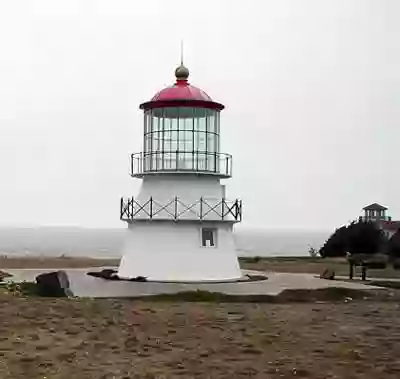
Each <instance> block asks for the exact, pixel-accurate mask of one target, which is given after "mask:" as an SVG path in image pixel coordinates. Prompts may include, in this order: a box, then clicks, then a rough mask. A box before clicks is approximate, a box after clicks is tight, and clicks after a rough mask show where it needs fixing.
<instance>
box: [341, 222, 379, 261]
mask: <svg viewBox="0 0 400 379" xmlns="http://www.w3.org/2000/svg"><path fill="white" fill-rule="evenodd" d="M385 240H386V238H385V233H384V232H383V230H382V229H380V228H379V227H378V226H377V225H376V224H375V223H373V222H365V221H360V222H352V223H351V224H350V225H349V226H348V227H347V228H346V250H347V251H348V252H349V254H350V255H351V256H355V255H373V254H376V253H379V252H380V250H381V249H382V247H383V244H384V243H385Z"/></svg>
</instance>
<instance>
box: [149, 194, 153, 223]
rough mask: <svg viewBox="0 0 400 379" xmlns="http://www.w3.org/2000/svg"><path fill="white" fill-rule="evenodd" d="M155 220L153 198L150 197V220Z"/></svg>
mask: <svg viewBox="0 0 400 379" xmlns="http://www.w3.org/2000/svg"><path fill="white" fill-rule="evenodd" d="M151 219H153V196H150V220H151Z"/></svg>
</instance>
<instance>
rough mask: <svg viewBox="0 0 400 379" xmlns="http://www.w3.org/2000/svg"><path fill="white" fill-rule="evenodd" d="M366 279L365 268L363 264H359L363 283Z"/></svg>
mask: <svg viewBox="0 0 400 379" xmlns="http://www.w3.org/2000/svg"><path fill="white" fill-rule="evenodd" d="M366 279H367V268H366V267H365V263H364V262H362V263H361V280H362V281H365V280H366Z"/></svg>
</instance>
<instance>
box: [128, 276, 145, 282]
mask: <svg viewBox="0 0 400 379" xmlns="http://www.w3.org/2000/svg"><path fill="white" fill-rule="evenodd" d="M129 281H130V282H147V278H146V277H144V276H137V277H136V278H131V279H129Z"/></svg>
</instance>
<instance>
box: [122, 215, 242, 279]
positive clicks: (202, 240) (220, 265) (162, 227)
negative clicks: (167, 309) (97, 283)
mask: <svg viewBox="0 0 400 379" xmlns="http://www.w3.org/2000/svg"><path fill="white" fill-rule="evenodd" d="M232 226H233V225H232V223H217V222H204V223H199V222H177V223H174V222H171V221H158V220H157V221H148V222H146V221H141V222H133V223H129V224H128V230H127V236H126V237H125V238H126V240H125V244H124V246H123V250H122V259H121V263H120V266H119V269H118V276H119V277H120V278H124V279H131V278H136V277H140V276H141V277H145V278H147V280H151V281H165V282H207V281H210V282H215V281H217V282H218V281H232V280H238V279H240V278H241V277H242V272H241V270H240V267H239V262H238V258H237V255H236V252H235V247H234V240H233V233H232ZM203 229H205V230H203ZM210 236H211V237H210Z"/></svg>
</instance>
